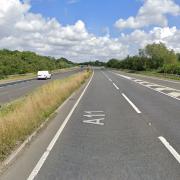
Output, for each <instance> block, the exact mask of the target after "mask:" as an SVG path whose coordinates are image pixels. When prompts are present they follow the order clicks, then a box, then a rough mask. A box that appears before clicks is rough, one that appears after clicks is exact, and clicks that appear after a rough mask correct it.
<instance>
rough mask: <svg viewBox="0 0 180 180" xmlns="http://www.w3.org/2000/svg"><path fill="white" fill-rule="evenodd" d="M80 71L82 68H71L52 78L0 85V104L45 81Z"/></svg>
mask: <svg viewBox="0 0 180 180" xmlns="http://www.w3.org/2000/svg"><path fill="white" fill-rule="evenodd" d="M79 71H80V69H75V70H70V71H67V72H60V73H57V74H54V75H53V76H52V78H51V79H50V80H37V79H33V80H30V81H25V82H21V83H16V84H10V85H7V86H2V87H0V104H4V103H8V102H10V101H12V100H15V99H17V98H19V97H21V96H24V95H26V94H27V93H29V92H31V91H32V90H33V89H35V88H37V87H39V86H41V85H43V84H45V83H48V82H49V81H52V80H55V79H61V78H65V77H68V76H70V75H72V74H75V73H77V72H79Z"/></svg>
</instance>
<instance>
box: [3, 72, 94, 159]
mask: <svg viewBox="0 0 180 180" xmlns="http://www.w3.org/2000/svg"><path fill="white" fill-rule="evenodd" d="M90 74H91V72H87V71H86V72H81V73H78V74H76V75H73V76H71V77H69V78H66V79H63V80H56V81H53V82H50V83H49V84H46V85H44V86H42V87H40V88H38V89H37V90H35V91H34V92H33V93H31V94H29V95H28V96H26V97H24V98H21V99H19V100H18V101H16V102H12V103H10V104H9V105H6V106H5V107H3V108H2V109H1V110H0V160H1V161H2V160H3V159H4V158H5V157H7V155H8V154H9V153H10V152H11V151H12V150H13V149H14V148H15V147H16V146H17V145H18V144H20V143H21V142H22V141H24V140H25V139H26V138H27V136H28V135H30V134H31V133H32V132H33V131H34V130H35V129H36V128H38V127H39V126H40V124H41V123H42V122H43V121H44V120H45V119H46V118H47V117H48V116H49V115H50V114H52V113H53V112H54V110H55V109H56V108H57V107H58V106H59V105H60V104H62V103H63V102H64V101H65V99H67V98H68V97H69V96H70V95H71V94H72V93H73V92H74V91H75V90H76V89H78V88H79V87H80V86H81V84H82V83H84V82H85V80H86V79H87V78H88V77H89V76H90Z"/></svg>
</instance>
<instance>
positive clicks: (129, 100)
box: [122, 93, 141, 114]
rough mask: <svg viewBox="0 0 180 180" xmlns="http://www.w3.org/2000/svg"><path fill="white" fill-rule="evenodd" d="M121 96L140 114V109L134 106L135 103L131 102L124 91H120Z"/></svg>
mask: <svg viewBox="0 0 180 180" xmlns="http://www.w3.org/2000/svg"><path fill="white" fill-rule="evenodd" d="M122 96H123V97H124V98H125V99H126V100H127V101H128V103H129V104H130V105H131V106H132V107H133V108H134V110H135V111H136V112H137V113H138V114H141V111H140V110H139V109H138V108H137V107H136V105H135V104H133V103H132V101H131V100H130V99H129V98H128V97H127V96H126V95H125V94H124V93H122Z"/></svg>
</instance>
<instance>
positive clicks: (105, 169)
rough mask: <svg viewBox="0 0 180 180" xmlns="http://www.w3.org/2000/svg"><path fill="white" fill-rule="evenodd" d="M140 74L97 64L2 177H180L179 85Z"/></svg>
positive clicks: (38, 179) (169, 179) (92, 179)
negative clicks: (89, 76) (98, 66)
mask: <svg viewBox="0 0 180 180" xmlns="http://www.w3.org/2000/svg"><path fill="white" fill-rule="evenodd" d="M135 80H136V81H135ZM138 80H139V81H137V79H136V78H134V77H130V75H129V76H127V75H126V76H124V75H121V74H120V75H119V74H116V73H114V72H112V71H108V70H104V71H101V70H95V72H94V76H93V78H92V80H91V81H89V84H87V86H86V88H85V89H84V87H83V88H82V89H80V90H79V91H78V92H77V93H76V94H75V95H74V96H73V97H72V98H71V99H70V100H69V101H68V102H67V103H66V104H65V105H64V106H63V107H62V108H61V109H60V110H59V113H58V115H57V116H56V118H55V119H54V120H53V121H51V123H50V124H49V125H48V126H47V128H46V129H44V130H43V131H42V133H40V134H39V135H38V137H37V138H36V139H35V140H34V141H33V142H32V143H31V145H30V146H29V147H27V148H26V149H25V151H24V152H23V153H22V154H21V156H20V157H19V158H17V160H16V161H15V162H14V163H13V164H12V165H11V166H10V167H9V168H8V169H7V170H6V171H5V173H4V174H3V175H2V176H1V179H3V180H11V179H12V180H25V179H28V180H33V179H35V180H121V179H122V180H180V155H179V153H180V100H179V97H178V96H177V95H178V91H179V89H178V87H177V86H176V88H177V89H175V87H174V86H173V87H170V86H171V82H167V84H166V82H165V81H163V82H161V80H158V81H159V82H160V83H159V84H158V82H157V80H151V82H149V84H148V82H147V79H146V83H142V82H144V79H143V78H142V79H141V77H138ZM140 80H141V82H140ZM161 83H162V84H161ZM153 84H156V86H153ZM172 84H173V82H172ZM150 85H151V86H150ZM158 85H159V86H158ZM162 85H163V87H164V86H166V87H169V88H171V90H173V92H174V95H173V93H172V94H171V95H169V94H170V93H171V92H169V91H167V89H166V90H162ZM160 87H161V89H157V88H160ZM175 92H176V93H177V94H175ZM80 94H81V96H80ZM56 132H57V133H56Z"/></svg>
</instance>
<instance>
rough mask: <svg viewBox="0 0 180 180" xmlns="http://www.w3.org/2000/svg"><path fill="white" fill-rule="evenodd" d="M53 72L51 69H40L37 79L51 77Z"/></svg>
mask: <svg viewBox="0 0 180 180" xmlns="http://www.w3.org/2000/svg"><path fill="white" fill-rule="evenodd" d="M51 76H52V75H51V74H50V73H49V71H38V73H37V79H51Z"/></svg>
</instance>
